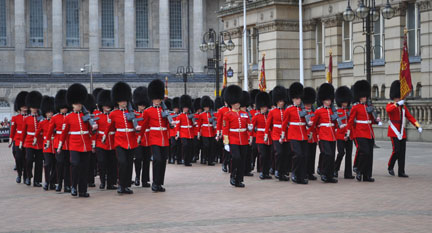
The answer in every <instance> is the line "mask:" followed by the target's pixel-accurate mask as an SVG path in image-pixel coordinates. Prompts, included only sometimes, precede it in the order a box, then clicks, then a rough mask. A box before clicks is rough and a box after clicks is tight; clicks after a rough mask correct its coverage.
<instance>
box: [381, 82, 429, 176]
mask: <svg viewBox="0 0 432 233" xmlns="http://www.w3.org/2000/svg"><path fill="white" fill-rule="evenodd" d="M400 97H401V96H400V81H399V80H396V81H394V82H393V83H392V85H391V87H390V99H391V100H393V102H389V103H388V104H387V107H386V111H387V114H388V116H389V118H390V120H389V127H388V133H387V136H388V137H389V138H390V139H391V141H392V145H393V151H392V154H391V156H390V160H389V162H388V172H389V174H390V175H392V176H394V175H395V173H394V170H393V168H394V165H395V163H396V160H397V161H398V176H399V177H405V178H406V177H408V175H407V174H406V173H405V151H406V138H407V136H406V129H405V122H406V120H408V121H409V122H411V124H412V125H413V126H415V127H416V128H417V130H418V132H419V133H421V132H422V131H423V129H422V128H421V126H420V124H419V123H418V122H417V120H416V119H415V118H414V117H413V116H412V115H411V113H410V112H409V111H408V108H407V106H406V105H405V100H401V98H400Z"/></svg>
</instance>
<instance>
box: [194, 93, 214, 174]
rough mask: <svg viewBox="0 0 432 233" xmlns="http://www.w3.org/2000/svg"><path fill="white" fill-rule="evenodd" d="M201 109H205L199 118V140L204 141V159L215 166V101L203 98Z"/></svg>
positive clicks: (207, 97) (206, 97)
mask: <svg viewBox="0 0 432 233" xmlns="http://www.w3.org/2000/svg"><path fill="white" fill-rule="evenodd" d="M201 107H202V108H203V109H204V112H202V113H201V114H200V115H199V116H198V129H199V132H198V138H199V139H200V140H202V144H203V147H202V150H201V153H202V155H201V156H202V157H204V159H205V160H206V161H207V164H208V165H209V166H214V165H215V163H214V160H215V159H214V156H215V148H216V141H215V136H216V131H215V127H214V126H216V118H215V116H214V115H213V114H214V113H213V100H212V99H210V97H209V96H203V97H202V98H201Z"/></svg>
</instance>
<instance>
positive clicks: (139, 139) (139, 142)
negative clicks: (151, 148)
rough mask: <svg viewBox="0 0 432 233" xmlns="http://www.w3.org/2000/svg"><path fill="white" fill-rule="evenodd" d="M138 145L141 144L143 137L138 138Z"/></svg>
mask: <svg viewBox="0 0 432 233" xmlns="http://www.w3.org/2000/svg"><path fill="white" fill-rule="evenodd" d="M137 143H138V145H139V144H141V136H138V138H137Z"/></svg>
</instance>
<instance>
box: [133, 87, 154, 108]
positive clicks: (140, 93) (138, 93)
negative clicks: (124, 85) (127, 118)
mask: <svg viewBox="0 0 432 233" xmlns="http://www.w3.org/2000/svg"><path fill="white" fill-rule="evenodd" d="M133 102H134V104H135V106H138V105H143V106H146V107H148V106H150V100H149V98H148V95H147V87H138V88H137V89H135V90H134V92H133Z"/></svg>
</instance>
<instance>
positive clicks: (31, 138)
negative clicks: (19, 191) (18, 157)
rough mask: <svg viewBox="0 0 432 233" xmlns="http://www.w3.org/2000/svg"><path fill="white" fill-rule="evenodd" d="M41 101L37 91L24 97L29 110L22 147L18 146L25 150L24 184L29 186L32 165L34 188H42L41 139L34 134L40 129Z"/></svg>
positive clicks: (40, 136) (25, 119)
mask: <svg viewBox="0 0 432 233" xmlns="http://www.w3.org/2000/svg"><path fill="white" fill-rule="evenodd" d="M41 101H42V94H41V93H40V92H38V91H32V92H30V93H29V94H28V95H27V96H26V105H27V107H29V108H30V115H29V116H27V117H26V118H24V126H23V130H22V132H23V135H22V145H20V146H21V147H24V148H25V150H26V172H27V179H25V181H24V183H25V184H26V185H30V184H31V178H32V177H33V163H34V164H35V166H34V179H33V186H34V187H42V185H41V182H42V165H43V153H42V143H43V137H42V135H40V134H38V135H37V134H36V131H37V130H38V128H39V127H40V126H39V124H40V121H41V120H42V119H41V118H42V116H41V115H40V114H39V108H40V104H41Z"/></svg>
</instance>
